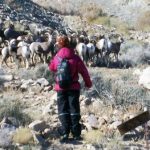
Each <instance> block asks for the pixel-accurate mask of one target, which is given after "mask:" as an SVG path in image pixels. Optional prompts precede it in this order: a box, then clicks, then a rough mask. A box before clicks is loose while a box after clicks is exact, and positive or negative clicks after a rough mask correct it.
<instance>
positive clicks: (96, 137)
mask: <svg viewBox="0 0 150 150" xmlns="http://www.w3.org/2000/svg"><path fill="white" fill-rule="evenodd" d="M84 139H85V141H86V142H87V143H91V144H93V145H104V144H105V143H106V142H107V139H106V137H105V136H104V134H103V133H102V132H100V131H99V130H91V131H89V132H87V133H85V134H84Z"/></svg>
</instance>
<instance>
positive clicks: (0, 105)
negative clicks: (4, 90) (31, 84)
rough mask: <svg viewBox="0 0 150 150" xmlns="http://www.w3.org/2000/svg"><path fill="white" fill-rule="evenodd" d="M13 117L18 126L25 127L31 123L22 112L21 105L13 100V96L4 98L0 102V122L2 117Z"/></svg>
mask: <svg viewBox="0 0 150 150" xmlns="http://www.w3.org/2000/svg"><path fill="white" fill-rule="evenodd" d="M5 116H6V117H14V118H16V120H17V121H18V122H19V125H26V124H28V123H30V122H31V118H30V117H29V116H28V115H27V114H25V113H24V112H23V105H22V104H21V103H20V102H19V101H18V100H16V99H15V96H11V95H10V97H9V96H8V95H7V96H4V97H3V98H2V99H1V102H0V120H2V119H3V117H5Z"/></svg>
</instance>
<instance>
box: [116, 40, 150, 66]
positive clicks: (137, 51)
mask: <svg viewBox="0 0 150 150" xmlns="http://www.w3.org/2000/svg"><path fill="white" fill-rule="evenodd" d="M120 53H121V56H120V57H119V59H120V61H121V62H122V64H123V65H126V66H127V65H129V66H137V65H140V64H146V63H148V60H149V59H150V52H149V47H148V45H145V44H143V43H140V42H137V41H128V42H127V43H126V44H124V45H123V46H122V47H121V51H120Z"/></svg>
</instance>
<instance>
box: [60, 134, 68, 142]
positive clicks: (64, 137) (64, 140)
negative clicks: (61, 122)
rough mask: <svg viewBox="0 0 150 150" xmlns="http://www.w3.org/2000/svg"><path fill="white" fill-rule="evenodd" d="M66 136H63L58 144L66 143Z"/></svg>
mask: <svg viewBox="0 0 150 150" xmlns="http://www.w3.org/2000/svg"><path fill="white" fill-rule="evenodd" d="M68 137H69V135H68V134H64V135H63V136H62V137H61V138H60V142H61V143H66V142H67V141H68Z"/></svg>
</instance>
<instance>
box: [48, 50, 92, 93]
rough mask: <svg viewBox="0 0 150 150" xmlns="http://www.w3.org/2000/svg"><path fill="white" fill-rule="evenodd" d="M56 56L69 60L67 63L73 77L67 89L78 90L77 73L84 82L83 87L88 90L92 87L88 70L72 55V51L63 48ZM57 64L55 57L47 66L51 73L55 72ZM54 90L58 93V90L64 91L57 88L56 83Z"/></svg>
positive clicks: (77, 57) (78, 58)
mask: <svg viewBox="0 0 150 150" xmlns="http://www.w3.org/2000/svg"><path fill="white" fill-rule="evenodd" d="M56 55H58V56H59V57H61V58H67V59H69V63H70V66H71V75H72V77H73V83H72V85H71V87H70V88H69V89H74V90H79V89H80V83H79V81H78V80H79V75H78V74H79V73H80V74H81V75H82V77H83V80H84V82H85V87H88V88H90V87H91V86H92V82H91V79H90V76H89V73H88V70H87V69H86V67H85V65H84V63H83V61H82V60H81V59H80V57H79V56H77V55H76V54H75V53H74V50H72V49H69V48H66V47H64V48H61V49H60V50H59V51H58V53H57V54H56ZM58 64H59V59H58V57H57V56H55V57H54V58H53V60H52V61H51V62H50V64H49V69H50V70H51V71H53V72H56V71H57V65H58ZM55 90H56V91H60V90H64V89H61V88H60V87H59V85H58V83H56V84H55Z"/></svg>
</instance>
